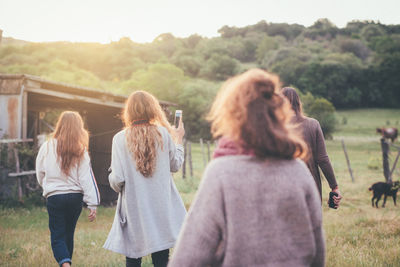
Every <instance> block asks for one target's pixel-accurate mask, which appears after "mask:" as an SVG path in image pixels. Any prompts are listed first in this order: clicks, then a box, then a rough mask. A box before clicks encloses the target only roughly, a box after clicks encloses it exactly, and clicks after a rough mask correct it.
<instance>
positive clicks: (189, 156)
mask: <svg viewBox="0 0 400 267" xmlns="http://www.w3.org/2000/svg"><path fill="white" fill-rule="evenodd" d="M188 160H189V171H190V178H193V163H192V143H191V142H190V141H189V142H188Z"/></svg>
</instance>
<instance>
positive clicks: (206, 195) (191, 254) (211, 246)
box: [168, 168, 225, 267]
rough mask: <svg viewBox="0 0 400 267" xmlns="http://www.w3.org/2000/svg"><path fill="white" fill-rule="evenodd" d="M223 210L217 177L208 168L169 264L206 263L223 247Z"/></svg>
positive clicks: (212, 261) (209, 263)
mask: <svg viewBox="0 0 400 267" xmlns="http://www.w3.org/2000/svg"><path fill="white" fill-rule="evenodd" d="M224 232H225V212H224V201H223V192H222V187H221V186H220V182H219V179H218V177H216V176H215V175H213V174H212V171H210V168H207V170H206V172H205V174H204V176H203V179H202V183H201V185H200V188H199V191H198V193H197V196H196V199H195V200H194V203H193V205H192V206H191V208H190V210H189V213H188V215H187V217H186V219H185V222H184V225H183V228H182V230H181V233H180V236H179V238H178V242H177V245H176V247H175V250H174V254H173V256H172V259H171V261H170V264H169V265H168V266H172V267H174V266H188V267H190V266H209V265H212V264H213V263H215V261H216V260H217V258H216V254H221V253H218V252H220V250H223V248H222V247H223V246H222V239H223V236H224Z"/></svg>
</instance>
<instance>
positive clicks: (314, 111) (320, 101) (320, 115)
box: [305, 98, 336, 139]
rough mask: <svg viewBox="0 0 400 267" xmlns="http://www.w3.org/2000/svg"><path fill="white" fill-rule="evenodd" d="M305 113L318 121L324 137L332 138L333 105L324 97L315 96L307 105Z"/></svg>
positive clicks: (333, 122) (333, 128) (333, 125)
mask: <svg viewBox="0 0 400 267" xmlns="http://www.w3.org/2000/svg"><path fill="white" fill-rule="evenodd" d="M305 112H306V114H307V115H308V116H310V117H312V118H315V119H316V120H318V121H319V123H320V125H321V128H322V131H323V133H324V136H325V138H329V139H330V138H332V133H333V131H334V130H335V125H336V118H335V107H334V106H333V105H332V103H331V102H329V101H328V100H326V99H325V98H317V99H315V101H314V102H313V103H312V104H311V105H310V106H309V107H307V109H306V110H305Z"/></svg>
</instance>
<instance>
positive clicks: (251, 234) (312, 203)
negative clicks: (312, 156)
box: [169, 155, 325, 267]
mask: <svg viewBox="0 0 400 267" xmlns="http://www.w3.org/2000/svg"><path fill="white" fill-rule="evenodd" d="M324 257H325V242H324V237H323V230H322V211H321V200H320V197H319V194H318V190H317V187H316V186H315V183H314V179H313V178H312V176H311V174H310V171H309V170H308V169H307V167H306V165H305V164H304V163H303V162H302V161H300V160H279V159H267V160H265V161H261V160H258V159H256V158H255V157H252V156H244V155H239V156H224V157H220V158H217V159H215V160H213V161H212V162H211V163H210V164H209V166H208V167H207V169H206V171H205V173H204V177H203V180H202V182H201V185H200V188H199V191H198V193H197V196H196V199H195V201H194V203H193V205H192V206H191V208H190V210H189V214H188V216H187V218H186V220H185V223H184V226H183V229H182V232H181V234H180V236H179V239H178V242H177V245H176V247H175V249H174V254H173V256H172V259H171V261H170V265H169V266H170V267H181V266H185V267H190V266H199V267H200V266H210V265H211V266H282V267H283V266H285V267H286V266H324Z"/></svg>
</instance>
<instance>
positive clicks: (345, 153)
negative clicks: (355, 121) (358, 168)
mask: <svg viewBox="0 0 400 267" xmlns="http://www.w3.org/2000/svg"><path fill="white" fill-rule="evenodd" d="M342 147H343V151H344V155H345V156H346V161H347V168H348V169H349V172H350V177H351V181H352V182H353V183H354V176H353V170H352V169H351V166H350V160H349V155H347V150H346V146H345V144H344V141H343V139H342Z"/></svg>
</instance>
